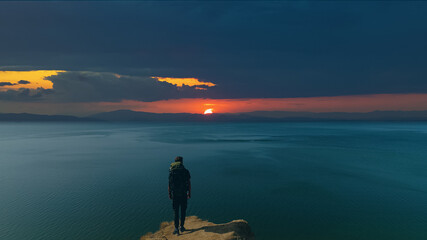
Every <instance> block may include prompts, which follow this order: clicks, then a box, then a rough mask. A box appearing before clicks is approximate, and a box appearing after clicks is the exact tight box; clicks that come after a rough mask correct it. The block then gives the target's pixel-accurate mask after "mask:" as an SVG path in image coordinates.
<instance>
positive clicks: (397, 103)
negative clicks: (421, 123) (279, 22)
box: [97, 94, 427, 113]
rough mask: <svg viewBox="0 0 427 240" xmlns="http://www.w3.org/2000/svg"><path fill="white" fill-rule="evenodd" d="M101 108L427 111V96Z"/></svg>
mask: <svg viewBox="0 0 427 240" xmlns="http://www.w3.org/2000/svg"><path fill="white" fill-rule="evenodd" d="M97 106H98V107H102V108H111V109H131V110H134V111H145V112H156V113H165V112H170V113H180V112H188V113H203V112H204V111H205V110H206V109H208V108H212V109H213V112H214V113H235V112H251V111H310V112H370V111H375V110H383V111H386V110H427V94H375V95H355V96H335V97H309V98H259V99H201V98H196V99H190V98H186V99H174V100H163V101H155V102H140V101H131V100H124V101H121V102H118V103H111V102H102V103H97Z"/></svg>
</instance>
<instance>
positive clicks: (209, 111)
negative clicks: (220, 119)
mask: <svg viewBox="0 0 427 240" xmlns="http://www.w3.org/2000/svg"><path fill="white" fill-rule="evenodd" d="M212 113H213V109H212V108H209V109H206V110H205V112H204V113H203V114H212Z"/></svg>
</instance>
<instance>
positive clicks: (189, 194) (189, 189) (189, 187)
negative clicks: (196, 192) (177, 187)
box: [187, 179, 191, 198]
mask: <svg viewBox="0 0 427 240" xmlns="http://www.w3.org/2000/svg"><path fill="white" fill-rule="evenodd" d="M187 197H188V198H191V181H190V179H188V193H187Z"/></svg>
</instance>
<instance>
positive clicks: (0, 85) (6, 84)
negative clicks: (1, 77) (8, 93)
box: [0, 82, 16, 87]
mask: <svg viewBox="0 0 427 240" xmlns="http://www.w3.org/2000/svg"><path fill="white" fill-rule="evenodd" d="M13 85H16V83H11V82H0V87H3V86H13Z"/></svg>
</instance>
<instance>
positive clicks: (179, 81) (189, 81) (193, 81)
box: [152, 77, 216, 90]
mask: <svg viewBox="0 0 427 240" xmlns="http://www.w3.org/2000/svg"><path fill="white" fill-rule="evenodd" d="M152 78H155V79H157V81H159V82H167V83H170V84H172V85H175V86H177V87H182V86H183V85H187V86H190V87H193V86H207V87H213V86H216V84H214V83H211V82H201V81H199V79H197V78H170V77H152ZM195 89H198V90H206V89H207V88H202V87H196V88H195Z"/></svg>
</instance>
